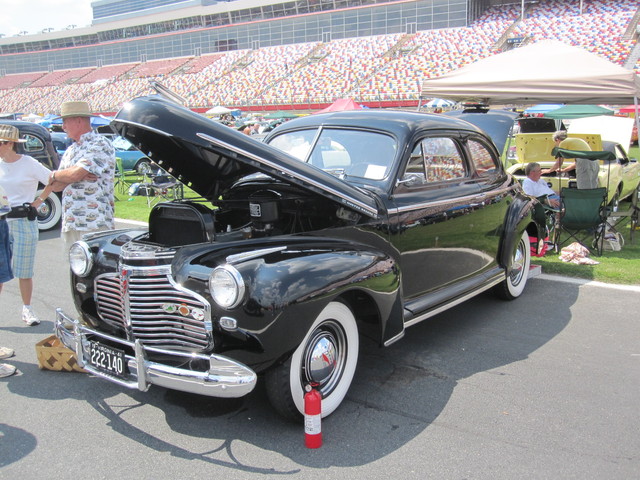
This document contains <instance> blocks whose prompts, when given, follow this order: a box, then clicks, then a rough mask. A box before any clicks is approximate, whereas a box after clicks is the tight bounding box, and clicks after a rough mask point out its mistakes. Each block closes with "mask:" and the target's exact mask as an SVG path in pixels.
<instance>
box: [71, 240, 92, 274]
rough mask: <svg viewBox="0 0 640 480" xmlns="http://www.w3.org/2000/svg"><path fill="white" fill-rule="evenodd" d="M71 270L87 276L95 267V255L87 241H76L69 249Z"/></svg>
mask: <svg viewBox="0 0 640 480" xmlns="http://www.w3.org/2000/svg"><path fill="white" fill-rule="evenodd" d="M69 265H70V266H71V271H72V272H73V273H75V274H76V275H77V276H79V277H86V276H87V275H88V274H89V272H90V271H91V268H92V267H93V255H91V249H90V248H89V245H87V244H86V243H85V242H76V243H74V244H73V245H71V248H70V249H69Z"/></svg>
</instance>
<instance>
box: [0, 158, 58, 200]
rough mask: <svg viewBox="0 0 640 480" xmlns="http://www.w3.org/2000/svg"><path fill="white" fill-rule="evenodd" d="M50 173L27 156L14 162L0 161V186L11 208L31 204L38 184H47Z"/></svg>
mask: <svg viewBox="0 0 640 480" xmlns="http://www.w3.org/2000/svg"><path fill="white" fill-rule="evenodd" d="M50 173H51V172H50V171H49V169H48V168H47V167H45V166H44V165H42V164H41V163H40V162H39V161H37V160H36V159H35V158H33V157H30V156H29V155H21V156H20V158H18V160H16V161H15V162H5V161H4V160H0V186H2V188H4V191H5V192H6V194H7V197H8V198H9V204H10V205H11V206H12V207H20V206H22V204H23V203H31V202H33V200H34V199H35V198H36V193H37V192H38V183H42V184H43V185H46V184H48V183H49V174H50Z"/></svg>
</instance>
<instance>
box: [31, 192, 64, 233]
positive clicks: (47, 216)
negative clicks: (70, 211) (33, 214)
mask: <svg viewBox="0 0 640 480" xmlns="http://www.w3.org/2000/svg"><path fill="white" fill-rule="evenodd" d="M40 195H42V190H38V193H37V194H36V197H39V196H40ZM61 219H62V203H60V198H58V195H56V194H55V193H52V194H51V195H49V196H48V197H47V198H46V199H45V201H44V202H43V203H42V205H40V207H38V230H40V231H41V232H44V231H46V230H52V229H54V228H56V227H57V226H58V225H60V220H61Z"/></svg>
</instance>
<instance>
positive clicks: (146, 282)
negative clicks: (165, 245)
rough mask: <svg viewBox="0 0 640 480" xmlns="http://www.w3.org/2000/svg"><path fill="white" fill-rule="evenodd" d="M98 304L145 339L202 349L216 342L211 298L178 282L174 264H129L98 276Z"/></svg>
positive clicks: (115, 321) (102, 314)
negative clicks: (137, 265)
mask: <svg viewBox="0 0 640 480" xmlns="http://www.w3.org/2000/svg"><path fill="white" fill-rule="evenodd" d="M95 296H96V305H97V308H98V313H99V314H100V317H101V318H102V319H103V320H105V321H106V322H108V323H110V324H112V325H114V326H118V327H121V328H124V329H125V331H126V332H127V336H128V337H129V339H130V340H131V341H133V340H136V339H138V340H140V341H141V342H142V343H143V344H144V345H150V346H151V345H152V346H158V347H160V346H162V347H169V348H178V349H186V350H195V351H204V350H206V349H207V348H208V347H210V346H211V345H212V343H213V340H212V336H211V313H210V305H209V303H208V302H207V301H206V300H205V299H204V298H202V297H201V296H200V295H198V294H196V293H195V292H192V291H190V290H187V289H185V288H183V287H181V286H180V285H178V284H176V283H175V282H174V281H173V279H172V277H171V274H170V267H169V266H166V265H163V266H160V267H155V268H154V267H130V266H126V265H122V266H121V267H120V272H119V273H112V274H106V275H102V276H100V277H98V278H96V282H95Z"/></svg>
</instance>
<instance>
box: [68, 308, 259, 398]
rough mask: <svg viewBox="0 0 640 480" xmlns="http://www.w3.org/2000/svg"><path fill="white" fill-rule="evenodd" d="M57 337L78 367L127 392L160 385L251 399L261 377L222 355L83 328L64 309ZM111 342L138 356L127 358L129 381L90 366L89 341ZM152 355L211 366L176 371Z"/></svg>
mask: <svg viewBox="0 0 640 480" xmlns="http://www.w3.org/2000/svg"><path fill="white" fill-rule="evenodd" d="M55 333H56V336H57V337H58V338H59V339H60V341H61V342H62V343H63V344H64V345H65V346H66V347H68V348H70V349H71V350H73V351H74V352H75V353H76V357H77V360H78V364H79V365H80V366H81V367H82V368H84V369H85V370H87V371H88V372H90V373H92V374H93V375H96V376H98V377H102V378H104V379H106V380H109V381H110V382H113V383H117V384H118V385H122V386H123V387H127V388H137V389H138V390H140V391H143V392H145V391H147V390H148V389H149V387H150V386H151V385H159V386H162V387H165V388H170V389H172V390H180V391H183V392H190V393H198V394H200V395H207V396H210V397H221V398H236V397H242V396H244V395H247V394H248V393H249V392H251V391H252V390H253V388H254V387H255V385H256V381H257V375H256V374H255V372H253V370H251V369H250V368H248V367H247V366H245V365H243V364H241V363H238V362H236V361H234V360H231V359H229V358H226V357H223V356H220V355H202V354H196V353H189V352H180V351H175V350H167V349H164V348H155V347H145V346H144V345H142V344H141V343H140V341H138V340H136V341H135V342H130V341H128V340H124V339H122V338H118V337H113V336H111V335H107V334H105V333H102V332H99V331H97V330H94V329H92V328H89V327H88V326H86V325H82V324H81V323H80V322H79V321H78V320H75V319H73V318H71V317H69V316H68V315H66V314H65V313H64V312H63V311H62V310H61V309H59V308H58V309H57V310H56V325H55ZM88 336H90V337H91V340H94V341H98V342H99V341H100V339H103V340H109V341H110V342H115V343H116V344H119V345H121V346H122V347H123V348H124V347H128V348H130V349H133V351H134V352H135V353H134V356H131V355H125V360H126V364H127V367H128V369H129V373H128V377H127V378H126V379H122V378H118V377H115V376H113V375H110V374H108V373H104V372H102V371H100V370H97V369H96V368H95V367H93V366H92V365H90V364H89V361H88V360H87V358H88V355H89V340H88V339H87V337H88ZM149 353H153V354H159V355H164V356H170V357H172V358H174V359H176V360H177V361H179V363H181V362H184V364H185V365H188V364H189V363H190V362H191V361H192V360H205V361H208V362H209V370H208V371H196V370H191V369H189V368H181V367H174V366H170V365H164V364H162V363H157V362H152V361H149V360H148V358H147V356H148V354H149Z"/></svg>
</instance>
